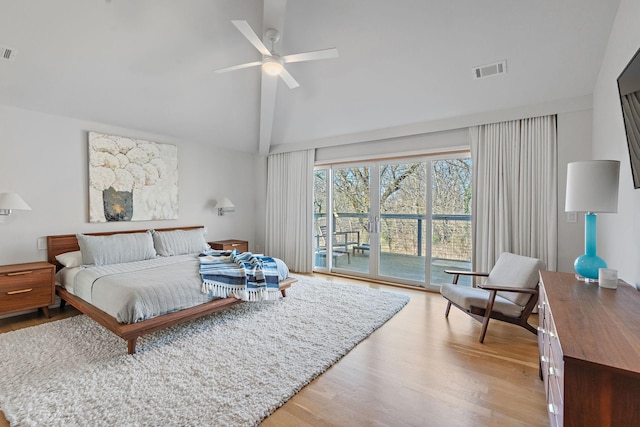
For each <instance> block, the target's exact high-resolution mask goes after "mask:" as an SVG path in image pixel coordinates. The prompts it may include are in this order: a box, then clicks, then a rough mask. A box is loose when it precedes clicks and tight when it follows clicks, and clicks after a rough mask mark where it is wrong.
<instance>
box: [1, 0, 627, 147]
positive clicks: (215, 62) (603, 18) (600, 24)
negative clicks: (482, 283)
mask: <svg viewBox="0 0 640 427" xmlns="http://www.w3.org/2000/svg"><path fill="white" fill-rule="evenodd" d="M267 1H268V3H267V7H269V5H270V3H269V0H267ZM278 2H279V3H284V2H283V0H279V1H278ZM619 2H620V1H619V0H536V1H524V0H483V1H478V0H446V1H445V0H398V1H388V0H289V1H288V2H286V13H285V16H284V28H283V29H281V30H282V32H283V37H282V40H281V41H280V42H279V43H278V44H277V45H276V50H277V51H278V52H279V53H280V54H282V55H286V54H291V53H298V52H305V51H310V50H317V49H324V48H330V47H336V48H337V49H338V52H339V55H340V56H339V58H337V59H328V60H321V61H312V62H301V63H293V64H288V65H287V69H288V70H289V72H290V73H291V74H292V75H293V76H294V77H295V79H296V80H297V81H298V82H299V83H300V87H298V88H296V89H288V88H287V86H286V85H285V84H284V83H283V82H279V83H278V88H277V98H276V103H275V114H274V118H273V130H272V134H271V139H270V144H271V146H273V145H280V144H296V143H309V142H311V141H315V140H321V139H326V138H330V137H334V136H338V135H345V134H358V133H363V132H368V131H372V130H377V129H385V128H389V127H395V126H401V125H408V124H412V123H423V122H430V121H434V120H440V119H445V118H451V117H458V116H465V115H470V114H477V113H482V112H486V111H494V110H502V109H508V108H515V107H521V106H526V105H532V104H539V103H545V102H550V101H555V100H562V99H568V98H574V97H578V96H583V95H588V94H591V93H592V90H593V87H594V84H595V81H596V77H597V73H598V71H599V69H600V64H601V61H602V57H603V52H604V48H605V46H606V43H607V39H608V37H609V33H610V31H611V25H612V23H613V19H614V16H615V13H616V11H617V8H618V4H619ZM268 12H269V10H267V14H266V15H265V19H267V17H268V16H269V14H268ZM232 19H242V20H246V21H248V22H249V24H250V25H251V27H252V28H253V29H254V30H255V31H256V32H257V33H258V35H260V36H262V35H263V34H262V31H263V28H262V27H263V2H262V1H256V0H242V1H238V0H235V1H232V0H179V1H178V0H56V1H51V0H0V46H4V47H10V48H12V49H15V50H16V51H17V55H16V57H15V61H14V62H6V61H0V104H4V105H9V106H15V107H20V108H26V109H30V110H36V111H41V112H46V113H52V114H56V115H62V116H68V117H74V118H79V119H83V120H90V121H97V122H101V123H106V124H110V125H116V126H121V127H126V128H130V129H138V130H141V131H146V132H151V133H155V134H160V135H166V136H168V137H170V138H175V139H176V140H177V141H179V140H188V141H194V142H199V143H205V144H211V145H215V146H221V147H231V148H234V149H238V150H243V151H249V152H257V151H258V144H259V142H258V138H259V127H260V123H259V120H260V93H261V86H260V85H261V77H260V69H259V68H248V69H244V70H239V71H234V72H231V73H226V74H214V73H213V72H212V71H213V70H215V69H218V68H222V67H227V66H231V65H236V64H240V63H244V62H250V61H257V60H260V58H261V57H260V54H259V53H258V52H257V50H256V49H255V48H254V47H253V46H252V45H251V44H249V42H248V41H247V40H246V39H245V38H244V37H243V36H242V35H241V34H240V33H239V31H238V30H237V29H236V28H235V27H234V26H233V25H232V24H231V22H230V21H231V20H232ZM265 29H266V28H265ZM500 60H506V61H507V74H505V75H502V76H497V77H490V78H487V79H481V80H474V79H473V77H472V72H471V69H472V67H474V66H478V65H484V64H488V63H492V62H496V61H500Z"/></svg>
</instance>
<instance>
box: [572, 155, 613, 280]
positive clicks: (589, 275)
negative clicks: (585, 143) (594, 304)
mask: <svg viewBox="0 0 640 427" xmlns="http://www.w3.org/2000/svg"><path fill="white" fill-rule="evenodd" d="M619 174H620V162H619V161H617V160H591V161H585V162H573V163H569V164H568V166H567V199H566V203H565V211H566V212H586V214H585V224H584V247H585V254H584V255H581V256H579V257H578V258H577V259H576V261H575V263H574V264H573V267H574V268H575V270H576V273H578V274H579V275H580V276H581V277H582V278H584V280H585V281H586V282H589V281H597V280H598V270H599V269H600V268H607V263H606V262H605V260H603V259H602V258H600V257H599V256H597V255H596V212H602V213H615V212H618V179H619V178H618V177H619Z"/></svg>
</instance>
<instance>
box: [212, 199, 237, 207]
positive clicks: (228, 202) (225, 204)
mask: <svg viewBox="0 0 640 427" xmlns="http://www.w3.org/2000/svg"><path fill="white" fill-rule="evenodd" d="M216 207H217V208H218V209H220V208H224V209H228V208H235V205H234V204H233V203H231V200H229V199H228V198H226V197H223V198H222V200H221V201H220V203H218V205H217V206H216Z"/></svg>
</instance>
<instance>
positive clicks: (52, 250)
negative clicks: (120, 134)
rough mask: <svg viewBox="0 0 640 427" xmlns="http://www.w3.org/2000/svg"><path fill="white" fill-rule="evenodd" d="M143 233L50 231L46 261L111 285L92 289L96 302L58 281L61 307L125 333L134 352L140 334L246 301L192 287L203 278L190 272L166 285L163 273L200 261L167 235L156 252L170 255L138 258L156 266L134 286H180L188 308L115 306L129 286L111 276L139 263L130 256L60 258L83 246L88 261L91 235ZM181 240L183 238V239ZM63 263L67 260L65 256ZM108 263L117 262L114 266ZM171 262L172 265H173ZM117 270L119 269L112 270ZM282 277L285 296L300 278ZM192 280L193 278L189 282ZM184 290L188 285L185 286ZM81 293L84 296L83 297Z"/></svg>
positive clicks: (166, 231)
mask: <svg viewBox="0 0 640 427" xmlns="http://www.w3.org/2000/svg"><path fill="white" fill-rule="evenodd" d="M202 228H203V227H202V226H192V227H174V228H161V229H155V230H154V232H156V235H158V236H173V235H175V234H176V233H194V232H197V230H200V229H202ZM172 232H175V233H172ZM144 233H151V231H149V230H128V231H117V232H116V231H114V232H103V233H86V234H81V235H76V234H65V235H54V236H47V260H48V261H49V262H50V263H52V264H54V265H56V266H57V270H58V272H59V274H60V273H65V270H69V271H71V270H82V271H81V272H74V275H75V274H77V276H81V274H84V275H86V276H89V280H94V279H95V278H92V277H91V276H92V275H94V276H95V275H98V274H101V275H103V276H104V277H102V276H101V278H100V280H101V281H103V282H104V283H105V284H108V286H107V285H105V286H102V288H96V289H102V290H101V291H100V290H96V291H93V296H94V297H95V298H96V300H95V301H93V300H92V299H91V298H89V297H87V295H89V293H88V292H87V291H85V290H83V288H82V287H81V285H78V288H77V291H76V292H74V289H71V288H69V289H68V288H66V287H65V286H56V294H57V295H58V296H59V297H60V299H61V304H60V307H61V309H64V306H65V304H67V303H68V304H70V305H72V306H73V307H75V308H77V309H78V310H79V311H81V312H82V313H84V314H85V315H87V316H88V317H90V318H92V319H93V320H95V321H96V322H98V323H100V324H101V325H102V326H104V327H106V328H107V329H109V330H110V331H112V332H113V333H115V334H116V335H118V336H119V337H121V338H123V339H124V340H125V341H127V350H128V353H129V354H133V353H135V351H136V341H137V339H138V338H139V337H140V336H142V335H145V334H148V333H151V332H154V331H157V330H160V329H164V328H166V327H169V326H172V325H175V324H178V323H182V322H186V321H189V320H192V319H196V318H198V317H202V316H206V315H208V314H211V313H214V312H217V311H220V310H223V309H226V308H228V307H230V306H233V305H235V304H239V303H241V302H243V301H242V300H240V299H238V298H234V297H222V298H216V297H207V296H206V295H204V294H203V293H202V292H201V291H200V290H199V289H196V290H193V289H192V288H193V282H194V281H196V280H199V276H198V275H193V274H191V275H188V276H189V277H188V278H180V280H178V282H179V283H178V284H173V283H171V284H170V285H169V284H167V285H165V284H163V283H162V280H161V278H163V277H166V278H167V280H170V279H169V278H170V277H171V275H173V276H174V277H178V276H179V275H180V273H179V272H178V271H179V270H180V269H191V270H190V271H191V273H193V263H197V262H198V261H197V259H196V257H195V256H194V255H193V254H191V256H190V257H189V256H186V255H180V254H179V253H178V254H176V255H175V256H174V254H173V253H171V250H172V249H171V248H172V246H171V245H170V244H166V238H165V243H164V245H165V246H162V242H163V241H162V240H161V241H160V242H158V241H156V240H154V242H155V244H156V248H157V249H158V252H157V254H158V255H161V252H162V250H164V251H165V252H168V253H164V254H162V255H166V256H155V252H154V254H153V255H154V256H153V257H152V256H151V254H146V255H148V256H144V257H143V258H144V260H145V261H140V264H144V265H145V266H149V265H151V267H149V268H150V270H149V271H152V272H153V274H149V275H148V276H147V277H148V280H146V279H145V280H140V281H137V282H136V284H137V285H136V286H137V287H138V288H140V289H142V291H143V293H146V294H147V295H154V294H155V293H156V290H155V289H156V288H154V286H156V285H154V284H153V283H154V282H155V283H156V284H157V286H159V287H160V288H163V287H164V288H168V287H169V286H181V287H180V288H177V289H179V292H175V294H179V295H181V300H180V301H181V302H180V303H179V304H181V305H182V306H184V308H182V306H176V307H173V308H172V307H171V306H169V307H164V306H163V307H162V309H157V310H156V311H155V312H154V310H153V309H149V308H148V307H147V305H148V304H147V302H145V301H143V302H142V303H140V302H134V303H129V302H127V303H126V304H130V306H125V308H124V309H122V308H117V307H115V306H114V301H119V300H121V299H124V297H122V295H124V294H126V293H127V292H129V291H128V290H126V289H123V288H118V287H117V286H115V285H114V284H113V283H116V282H113V283H110V282H109V280H111V278H112V277H113V276H117V275H119V274H120V273H122V275H123V277H125V276H124V275H126V274H128V272H127V271H125V270H129V269H135V268H136V267H135V265H136V263H137V262H138V261H137V260H134V261H133V262H130V261H131V260H128V259H124V260H119V259H118V260H116V261H122V263H120V262H113V260H111V261H109V262H106V264H107V265H102V264H101V262H100V259H99V255H98V258H95V259H94V258H91V259H90V261H95V264H97V266H94V267H96V268H91V269H80V268H78V269H73V268H65V265H62V264H61V262H59V260H60V259H62V260H65V259H66V258H65V257H66V256H70V255H72V254H80V252H78V251H80V249H81V247H82V248H83V251H82V255H81V256H82V257H83V258H85V259H84V261H87V260H86V258H87V256H88V254H90V253H91V250H90V249H91V246H88V243H87V242H91V241H92V240H89V239H96V238H100V236H111V237H107V238H106V239H112V238H124V239H127V238H129V239H140V238H144V239H148V237H147V236H143V234H144ZM94 236H95V237H94ZM138 236H140V237H138ZM79 238H80V240H81V241H80V242H79V241H78V239H79ZM154 239H155V235H154ZM158 243H160V244H161V245H160V246H158ZM169 243H171V241H169ZM178 243H181V242H180V241H179V242H178ZM173 244H174V246H173V247H175V242H174V243H173ZM205 244H206V242H205ZM134 246H135V240H134ZM114 252H120V251H114ZM56 257H58V258H56ZM161 258H165V259H161ZM146 259H148V261H149V263H150V264H147V263H146ZM96 260H97V261H96ZM63 262H64V263H65V264H66V261H63ZM110 263H111V264H114V265H111V264H110ZM84 264H94V262H85V263H84ZM165 264H166V265H165ZM172 265H174V266H173V267H172ZM66 266H72V264H66ZM73 266H75V264H73ZM145 268H146V267H145ZM114 269H115V270H116V271H114ZM95 270H98V272H96V271H95ZM172 270H174V272H173V273H171V271H172ZM279 271H280V269H279ZM96 277H97V276H96ZM279 277H280V280H279V283H278V284H277V289H278V290H279V292H280V293H281V295H282V297H285V296H286V290H287V289H288V288H289V287H290V286H291V284H292V283H294V282H295V281H296V279H293V278H290V277H284V276H283V275H281V274H279ZM72 280H73V281H77V282H78V283H81V280H80V277H78V278H75V277H74V278H73V279H72ZM174 280H175V279H174ZM189 281H190V282H191V283H187V282H189ZM96 283H97V282H96ZM100 283H102V282H100ZM187 287H188V288H187ZM105 289H109V292H112V293H113V295H111V296H112V298H110V299H109V292H107V291H105ZM185 289H189V290H188V291H186V290H185ZM165 291H166V290H165ZM158 292H159V291H158ZM101 293H102V297H107V299H106V301H107V302H104V301H105V300H104V299H99V297H100V295H101ZM82 297H84V298H86V299H83V298H82ZM89 301H91V302H89ZM92 302H93V303H92ZM156 303H158V304H161V305H162V301H161V300H160V301H157V302H156ZM141 310H142V311H141ZM145 310H146V311H145ZM158 313H160V314H158Z"/></svg>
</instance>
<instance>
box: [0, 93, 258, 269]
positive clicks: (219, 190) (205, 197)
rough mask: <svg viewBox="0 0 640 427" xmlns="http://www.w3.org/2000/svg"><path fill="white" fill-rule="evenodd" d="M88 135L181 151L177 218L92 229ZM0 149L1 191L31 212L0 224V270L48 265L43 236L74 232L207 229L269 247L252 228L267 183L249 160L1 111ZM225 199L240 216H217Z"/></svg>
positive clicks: (218, 235) (213, 233) (224, 152)
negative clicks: (260, 188)
mask: <svg viewBox="0 0 640 427" xmlns="http://www.w3.org/2000/svg"><path fill="white" fill-rule="evenodd" d="M88 131H98V132H103V133H110V134H115V135H123V136H130V137H135V138H141V139H146V140H150V141H155V142H162V143H170V144H175V145H177V147H178V173H179V178H178V186H179V203H180V206H179V219H177V220H171V221H140V222H126V223H122V222H120V223H101V224H95V223H94V224H92V223H89V222H88V166H87V144H88V143H87V132H88ZM212 138H215V135H214V136H212ZM0 147H1V151H0V192H16V193H18V194H20V195H21V196H22V198H23V199H24V200H25V201H26V202H27V203H28V204H29V205H30V206H31V208H32V209H33V210H32V211H15V212H14V214H13V215H11V216H10V217H8V218H6V220H5V222H4V223H0V264H12V263H21V262H30V261H40V260H44V259H46V251H45V250H38V249H37V241H38V239H39V238H41V237H43V236H46V235H51V234H68V233H76V232H98V231H112V230H125V229H145V228H161V227H176V226H186V225H204V226H206V227H207V228H208V233H207V239H208V240H218V239H228V238H239V239H245V240H249V245H250V249H251V250H255V251H260V250H262V248H263V247H264V242H263V237H262V236H263V233H262V234H260V235H259V236H258V235H257V233H256V226H255V225H256V223H257V221H258V218H259V217H261V215H259V213H260V212H264V206H261V203H262V204H263V203H264V202H263V201H261V199H260V198H257V197H255V196H256V193H255V190H254V188H255V187H256V183H258V182H260V181H261V180H262V181H263V180H264V178H263V177H262V176H261V175H259V174H262V173H263V171H258V172H256V165H259V164H260V160H259V159H258V158H257V156H254V155H252V154H247V153H243V152H237V151H232V150H221V149H217V148H210V147H206V146H201V145H197V144H194V143H190V142H187V141H177V140H174V139H171V138H169V137H166V136H160V135H153V134H149V133H145V132H140V131H136V130H132V129H123V128H117V127H114V126H109V125H105V124H101V123H93V122H87V121H80V120H74V119H69V118H64V117H58V116H51V115H46V114H41V113H37V112H33V111H27V110H20V109H15V108H10V107H3V106H0ZM224 196H227V197H229V198H230V199H231V201H233V203H234V204H235V205H236V211H235V212H234V213H232V214H228V215H226V216H223V217H219V216H218V215H217V214H216V212H215V209H213V208H212V206H211V201H212V200H213V199H218V200H219V199H220V198H222V197H224ZM256 200H257V201H256Z"/></svg>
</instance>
